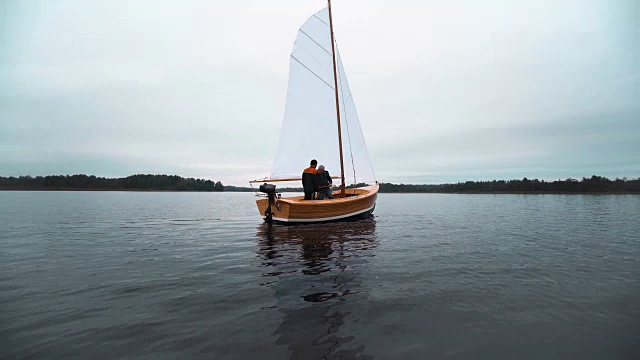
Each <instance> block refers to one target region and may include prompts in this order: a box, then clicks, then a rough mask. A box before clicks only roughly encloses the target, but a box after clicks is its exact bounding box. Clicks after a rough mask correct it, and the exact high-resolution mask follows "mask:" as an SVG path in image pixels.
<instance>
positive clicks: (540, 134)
mask: <svg viewBox="0 0 640 360" xmlns="http://www.w3.org/2000/svg"><path fill="white" fill-rule="evenodd" d="M2 6H3V7H4V8H3V9H2V10H1V11H0V14H2V15H0V16H2V18H0V22H1V23H3V24H4V27H3V31H2V34H1V35H0V53H2V54H3V56H2V57H0V175H5V176H6V175H20V174H32V175H38V174H54V173H55V174H58V173H76V172H77V173H92V174H96V175H109V176H124V175H128V174H131V173H142V172H152V173H172V172H174V173H178V174H180V175H184V176H195V177H207V178H212V179H214V180H218V179H223V180H224V181H227V182H228V183H229V182H230V183H232V184H240V185H242V184H244V183H245V181H246V180H249V179H251V178H259V177H263V176H265V175H267V174H268V173H269V167H270V165H271V163H272V161H273V157H274V156H275V151H276V147H277V142H278V136H279V134H280V125H281V121H282V115H283V112H284V104H285V97H286V93H287V88H286V86H287V73H288V68H287V67H288V56H289V52H290V51H291V46H292V43H293V40H294V38H295V35H296V30H297V28H298V27H299V26H300V25H301V23H302V22H303V21H304V20H305V19H306V17H307V16H309V15H310V14H312V13H313V12H314V11H315V10H317V7H318V6H322V4H320V5H318V4H313V3H311V2H300V1H293V0H286V1H283V2H278V3H274V4H269V5H267V3H263V2H255V1H234V2H201V1H186V2H182V3H180V4H179V5H177V4H176V3H174V2H169V1H166V2H165V1H155V2H145V1H136V2H112V1H104V2H100V1H97V2H95V1H92V2H86V1H74V0H63V1H56V2H45V1H40V2H34V3H29V4H26V3H24V2H21V1H17V0H16V1H8V2H4V3H3V4H2ZM334 6H335V9H334V10H335V11H334V14H335V22H336V33H337V39H338V42H339V45H340V51H341V56H342V59H343V61H344V64H345V68H346V71H347V74H348V77H349V84H350V86H351V90H352V92H353V94H354V99H355V103H356V106H357V108H358V115H359V118H360V121H361V124H362V129H363V131H364V133H365V136H366V139H367V142H368V149H369V151H370V154H371V157H372V162H373V165H374V168H375V170H376V172H377V174H378V178H379V180H381V181H407V182H408V181H411V182H425V181H427V182H439V181H458V180H466V179H479V178H482V179H484V178H496V177H501V178H504V177H507V178H510V177H524V176H527V177H565V176H574V177H581V176H590V175H591V174H599V175H609V176H611V174H614V176H617V175H620V176H630V177H636V176H640V160H639V159H638V158H637V156H634V154H637V153H640V151H639V150H640V149H639V148H638V144H640V121H639V120H640V106H639V105H638V104H640V68H638V65H637V64H638V63H640V44H639V43H638V42H637V38H638V36H640V25H639V24H640V23H639V22H638V21H637V17H634V16H633V14H637V13H638V10H639V9H638V4H637V2H635V1H618V2H615V3H611V2H608V1H604V0H603V1H592V2H588V3H585V2H583V1H562V2H556V1H537V2H533V1H532V2H509V1H497V0H496V1H489V2H483V3H481V4H480V3H477V2H474V1H460V2H439V1H420V2H419V1H409V0H399V1H394V2H384V1H377V0H376V1H364V0H354V1H349V2H336V4H335V5H334ZM304 165H305V164H301V167H304Z"/></svg>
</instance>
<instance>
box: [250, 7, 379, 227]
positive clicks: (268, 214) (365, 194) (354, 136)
mask: <svg viewBox="0 0 640 360" xmlns="http://www.w3.org/2000/svg"><path fill="white" fill-rule="evenodd" d="M311 159H317V160H318V163H319V164H323V165H324V166H325V168H326V169H327V170H329V171H330V173H331V172H332V173H336V172H337V171H338V169H339V171H340V176H339V180H340V187H339V188H338V189H336V190H333V191H332V194H333V199H324V200H304V197H303V196H293V197H283V196H282V194H280V193H278V192H277V190H276V185H275V184H272V183H275V182H292V181H298V184H300V182H299V181H301V173H302V170H303V169H304V167H306V166H308V164H309V162H310V160H311ZM333 179H335V180H337V179H338V178H337V177H336V178H333ZM256 183H262V184H261V185H260V187H259V189H260V192H261V193H259V195H261V196H262V198H261V199H258V200H256V204H257V206H258V211H259V212H260V215H261V216H262V217H263V218H264V220H265V221H267V222H268V223H283V224H295V223H318V222H327V221H335V220H347V219H354V218H359V217H366V216H368V215H369V214H371V213H372V212H373V210H374V208H375V205H376V200H377V196H378V183H377V181H376V178H375V174H374V172H373V166H372V165H371V160H370V158H369V153H368V151H367V146H366V143H365V141H364V135H363V133H362V129H361V127H360V123H359V121H358V114H357V112H356V108H355V104H354V101H353V97H352V94H351V91H350V90H349V84H348V82H347V77H346V74H345V70H344V67H343V65H342V60H341V58H340V53H339V51H338V48H337V44H336V41H335V38H334V33H333V18H332V13H331V0H328V1H327V7H326V8H324V9H322V10H320V11H318V12H316V13H315V14H313V15H312V16H311V17H309V18H308V19H307V20H306V21H305V23H304V24H303V25H302V27H300V29H299V30H298V34H297V36H296V40H295V43H294V46H293V50H292V52H291V57H290V66H289V83H288V91H287V101H286V105H285V113H284V119H283V123H282V128H281V133H280V141H279V144H278V151H277V154H276V158H275V160H274V163H273V167H272V170H271V174H270V176H268V177H265V178H263V179H258V180H252V181H250V184H256ZM334 183H338V181H334ZM347 184H348V185H347ZM252 186H253V185H252Z"/></svg>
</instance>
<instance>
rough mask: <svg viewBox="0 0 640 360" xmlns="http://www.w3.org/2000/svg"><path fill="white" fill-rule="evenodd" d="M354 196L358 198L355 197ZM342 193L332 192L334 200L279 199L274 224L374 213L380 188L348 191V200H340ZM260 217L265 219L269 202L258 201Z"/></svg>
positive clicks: (274, 214) (299, 197) (336, 218)
mask: <svg viewBox="0 0 640 360" xmlns="http://www.w3.org/2000/svg"><path fill="white" fill-rule="evenodd" d="M354 193H355V194H354ZM339 194H340V191H339V190H336V191H334V192H333V195H334V199H325V200H304V197H303V196H294V197H289V198H280V199H278V205H279V206H280V210H277V209H276V208H275V207H274V206H272V207H271V209H272V211H273V220H274V221H278V222H284V223H312V222H323V221H332V220H340V219H345V218H349V217H352V216H356V215H359V214H363V213H367V212H371V211H372V210H373V208H374V207H375V205H376V199H377V197H378V184H374V185H371V186H366V187H362V188H358V189H347V190H346V194H347V197H344V198H338V197H337V195H339ZM256 204H257V206H258V211H259V212H260V215H262V216H265V211H266V209H267V205H268V204H267V199H266V198H264V199H259V200H256Z"/></svg>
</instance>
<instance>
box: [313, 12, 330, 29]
mask: <svg viewBox="0 0 640 360" xmlns="http://www.w3.org/2000/svg"><path fill="white" fill-rule="evenodd" d="M313 17H314V18H316V19H318V21H320V22H321V23H323V24H325V25H326V26H329V24H327V23H326V22H324V20H322V19H320V18H319V17H318V16H317V15H316V14H313Z"/></svg>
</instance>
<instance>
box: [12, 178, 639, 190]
mask: <svg viewBox="0 0 640 360" xmlns="http://www.w3.org/2000/svg"><path fill="white" fill-rule="evenodd" d="M359 185H364V184H359ZM379 185H380V193H570V194H571V193H626V194H633V193H640V179H634V180H627V179H626V178H623V179H619V178H616V179H615V180H610V179H608V178H606V177H602V176H596V175H593V176H592V177H590V178H582V179H581V180H577V179H571V178H570V179H565V180H560V179H559V180H556V181H545V180H538V179H533V180H530V179H527V178H524V179H522V180H493V181H466V182H459V183H455V184H453V183H452V184H437V185H428V184H425V185H415V184H391V183H380V184H379ZM0 190H49V191H55V190H62V191H203V192H222V191H225V192H247V191H257V187H256V188H251V187H238V186H229V185H227V186H225V185H223V184H222V183H221V182H220V181H212V180H206V179H194V178H183V177H181V176H177V175H150V174H146V175H144V174H137V175H131V176H127V177H125V178H105V177H96V176H93V175H84V174H80V175H51V176H35V177H32V176H28V175H27V176H19V177H1V176H0ZM278 190H279V191H301V189H298V188H279V189H278Z"/></svg>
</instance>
